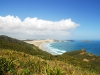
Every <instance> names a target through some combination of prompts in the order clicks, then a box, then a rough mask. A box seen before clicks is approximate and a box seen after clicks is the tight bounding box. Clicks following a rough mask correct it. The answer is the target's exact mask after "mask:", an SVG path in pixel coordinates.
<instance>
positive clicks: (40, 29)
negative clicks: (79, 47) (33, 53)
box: [0, 0, 100, 40]
mask: <svg viewBox="0 0 100 75" xmlns="http://www.w3.org/2000/svg"><path fill="white" fill-rule="evenodd" d="M0 35H7V36H10V37H13V38H17V39H48V38H49V39H64V40H67V39H68V40H71V39H73V40H100V0H0Z"/></svg>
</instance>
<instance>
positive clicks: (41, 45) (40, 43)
mask: <svg viewBox="0 0 100 75" xmlns="http://www.w3.org/2000/svg"><path fill="white" fill-rule="evenodd" d="M25 42H26V43H29V44H34V45H35V46H37V47H39V48H40V49H41V50H43V51H46V52H48V53H50V54H52V55H61V54H63V53H64V52H66V51H63V50H59V49H56V48H53V47H50V46H49V45H50V44H51V43H54V42H55V41H54V40H51V39H46V40H33V41H25Z"/></svg>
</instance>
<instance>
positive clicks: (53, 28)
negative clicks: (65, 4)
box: [0, 15, 79, 36]
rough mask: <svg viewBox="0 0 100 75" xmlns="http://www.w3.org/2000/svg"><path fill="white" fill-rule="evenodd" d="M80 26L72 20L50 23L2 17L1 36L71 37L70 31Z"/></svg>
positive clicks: (0, 24)
mask: <svg viewBox="0 0 100 75" xmlns="http://www.w3.org/2000/svg"><path fill="white" fill-rule="evenodd" d="M77 26H79V25H78V24H76V23H75V22H73V21H71V19H66V20H61V21H48V20H42V19H38V18H36V17H35V18H30V17H27V18H26V19H25V20H24V21H21V20H20V18H19V17H17V16H16V17H14V16H10V15H8V16H6V17H2V16H0V34H3V33H6V34H7V33H9V34H22V35H23V34H24V35H51V36H53V35H59V36H61V35H69V34H70V30H73V29H75V28H76V27H77Z"/></svg>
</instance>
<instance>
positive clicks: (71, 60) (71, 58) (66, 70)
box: [0, 35, 100, 75]
mask: <svg viewBox="0 0 100 75" xmlns="http://www.w3.org/2000/svg"><path fill="white" fill-rule="evenodd" d="M8 49H9V50H12V51H17V52H24V53H26V54H24V53H22V55H21V56H20V53H17V52H15V54H14V53H12V56H13V57H10V55H9V51H8V54H5V53H4V54H3V55H6V57H4V58H10V59H12V58H16V57H19V58H20V59H21V60H20V61H22V59H23V62H22V65H23V64H25V63H24V60H26V57H23V56H25V55H28V56H31V55H33V57H36V58H37V57H38V58H39V60H43V61H44V62H46V63H47V61H49V62H50V63H49V62H48V65H50V67H51V65H52V64H54V65H53V67H52V68H49V69H48V71H49V72H52V71H55V69H56V71H57V73H59V72H60V73H62V74H64V75H65V74H68V75H70V74H72V73H74V74H73V75H77V73H79V74H78V75H80V74H82V75H92V74H91V72H93V73H94V72H96V73H98V72H99V71H100V65H99V63H100V57H98V56H95V55H90V54H88V53H86V52H84V50H82V51H74V52H67V53H64V54H63V55H57V56H53V55H51V54H49V53H47V52H45V51H42V50H40V49H39V48H38V47H36V46H34V45H31V44H27V43H25V42H23V41H20V40H17V39H13V38H10V37H7V36H4V35H3V36H0V51H1V54H2V53H3V52H7V50H8ZM2 50H3V51H2ZM83 52H84V54H82V53H83ZM29 54H30V55H29ZM3 55H2V56H3ZM28 56H27V57H28ZM19 58H16V59H13V61H14V60H19ZM30 58H31V57H29V59H30ZM83 60H85V61H83ZM27 61H28V63H29V64H30V63H31V60H27ZM32 61H33V62H35V61H36V62H39V66H35V67H40V66H41V65H44V66H45V68H46V67H47V64H45V63H43V64H41V63H42V61H38V60H36V59H32ZM28 63H27V64H26V65H28ZM19 64H21V63H20V62H19ZM58 64H59V65H58ZM66 64H67V65H66ZM68 64H71V65H68ZM22 65H20V66H22ZM61 65H62V66H61ZM72 65H73V66H75V67H72ZM20 66H18V65H17V67H20ZM54 66H55V67H54ZM28 67H29V65H28V66H27V68H28ZM33 67H34V66H33ZM33 67H32V68H33ZM79 67H81V68H82V70H84V71H82V70H81V69H80V68H79ZM57 68H58V69H57ZM59 68H60V70H59ZM19 69H20V68H18V69H16V70H19ZM24 69H25V68H24ZM85 69H86V70H85ZM27 70H29V69H25V71H27ZM37 70H38V71H39V69H37ZM41 70H42V68H41ZM43 70H46V69H43ZM56 71H55V72H56ZM16 72H17V71H16ZM30 72H31V73H37V72H33V71H30ZM41 72H43V71H41ZM99 73H100V72H99ZM37 74H38V73H37ZM42 74H44V73H42ZM62 74H61V75H62ZM39 75H40V74H39ZM45 75H46V73H45ZM47 75H49V74H47ZM53 75H56V74H53ZM94 75H96V74H94Z"/></svg>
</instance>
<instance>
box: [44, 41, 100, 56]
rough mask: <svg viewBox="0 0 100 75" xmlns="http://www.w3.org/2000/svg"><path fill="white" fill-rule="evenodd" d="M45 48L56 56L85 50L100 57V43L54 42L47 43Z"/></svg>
mask: <svg viewBox="0 0 100 75" xmlns="http://www.w3.org/2000/svg"><path fill="white" fill-rule="evenodd" d="M43 48H44V49H45V50H46V51H47V52H49V53H51V54H54V55H57V54H63V53H64V52H70V51H74V50H80V49H85V50H86V51H87V52H89V53H92V54H95V55H99V56H100V41H90V42H81V41H75V42H54V43H46V44H44V45H43Z"/></svg>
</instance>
